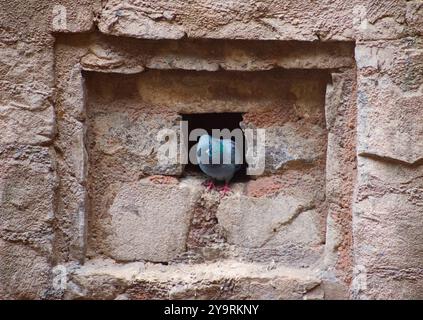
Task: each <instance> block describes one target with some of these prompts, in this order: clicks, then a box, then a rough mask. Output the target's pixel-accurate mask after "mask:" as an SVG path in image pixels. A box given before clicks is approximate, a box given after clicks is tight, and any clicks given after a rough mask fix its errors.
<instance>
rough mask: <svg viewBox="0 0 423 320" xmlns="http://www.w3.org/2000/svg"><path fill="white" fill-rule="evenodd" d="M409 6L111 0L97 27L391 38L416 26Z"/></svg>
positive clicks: (134, 33)
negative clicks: (412, 24)
mask: <svg viewBox="0 0 423 320" xmlns="http://www.w3.org/2000/svg"><path fill="white" fill-rule="evenodd" d="M406 12H407V6H406V1H405V0H390V1H363V0H353V1H337V2H336V3H332V2H330V1H329V0H327V1H319V2H318V3H314V2H310V1H307V0H302V1H294V0H291V1H283V2H281V3H275V2H274V1H270V0H265V1H259V2H257V1H252V0H251V1H230V2H228V1H223V0H220V1H213V2H212V3H211V2H210V1H208V0H192V1H173V2H172V3H169V2H168V1H164V0H162V1H155V2H154V3H151V2H150V1H139V0H125V1H121V0H108V1H106V2H105V3H104V4H103V6H102V7H101V11H100V19H99V23H98V27H99V30H100V31H101V32H103V33H106V34H113V35H120V36H130V37H136V38H144V39H163V38H165V39H181V38H183V37H185V36H188V37H190V38H219V39H227V38H230V39H261V40H267V39H272V40H299V41H316V40H344V41H345V40H352V39H356V38H358V39H392V38H398V37H401V36H404V35H405V34H407V33H409V32H410V33H412V32H413V30H409V28H407V27H406V25H404V22H405V19H406ZM198 17H202V19H198Z"/></svg>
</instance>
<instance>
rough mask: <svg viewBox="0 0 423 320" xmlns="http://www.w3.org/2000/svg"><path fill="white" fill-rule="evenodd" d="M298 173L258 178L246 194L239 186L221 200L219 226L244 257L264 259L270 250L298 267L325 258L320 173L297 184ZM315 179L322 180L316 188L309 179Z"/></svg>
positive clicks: (217, 215)
mask: <svg viewBox="0 0 423 320" xmlns="http://www.w3.org/2000/svg"><path fill="white" fill-rule="evenodd" d="M295 177H296V174H295V172H289V173H285V174H284V175H281V176H279V177H278V178H277V179H275V178H274V177H273V178H270V177H269V178H259V179H258V180H256V181H252V182H250V183H249V185H247V188H246V191H245V192H240V191H239V190H238V189H240V187H241V186H238V185H235V187H234V194H232V195H231V196H228V197H225V198H223V199H221V201H220V204H219V206H218V208H217V212H216V217H217V219H218V224H219V226H220V228H222V230H223V234H224V236H225V238H226V241H227V242H228V243H229V244H232V245H235V246H236V247H237V248H238V249H239V252H240V254H241V255H243V256H245V257H248V259H252V260H253V261H257V260H258V261H263V260H268V257H267V256H268V255H269V254H270V256H271V257H272V258H273V259H275V260H278V261H283V262H284V263H286V264H288V265H295V266H300V265H310V264H313V263H315V262H316V261H317V260H318V259H319V258H320V257H321V249H322V246H321V244H322V243H323V232H324V228H325V225H324V220H323V217H322V216H321V205H322V203H321V201H322V200H323V197H324V195H322V194H321V193H320V191H321V189H319V187H318V185H319V183H318V182H317V181H319V177H316V176H315V175H314V174H310V173H309V175H308V174H306V175H304V176H303V179H304V180H303V181H301V182H300V181H298V182H297V183H295V182H294V181H295V180H296V178H295ZM312 177H314V179H316V180H315V181H316V182H317V183H316V185H314V186H311V185H308V183H307V182H306V181H307V180H308V179H313V178H312ZM298 179H300V178H299V176H298ZM262 180H263V181H262ZM294 184H296V185H295V186H293V185H294ZM247 249H248V250H247ZM247 251H248V252H247ZM272 251H275V252H273V255H272V253H271V252H272ZM276 251H277V253H276Z"/></svg>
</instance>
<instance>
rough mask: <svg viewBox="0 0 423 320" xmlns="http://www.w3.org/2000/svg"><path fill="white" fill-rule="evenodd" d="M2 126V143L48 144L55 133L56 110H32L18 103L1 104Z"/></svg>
mask: <svg viewBox="0 0 423 320" xmlns="http://www.w3.org/2000/svg"><path fill="white" fill-rule="evenodd" d="M0 127H1V128H2V134H1V136H0V144H3V145H5V144H14V143H16V144H23V145H25V144H26V145H46V144H49V143H50V142H51V141H52V139H53V136H54V134H55V128H56V127H55V115H54V110H53V108H52V107H51V106H49V107H46V108H43V109H38V110H31V109H29V108H28V107H27V106H23V105H19V104H16V103H10V104H9V105H6V106H0Z"/></svg>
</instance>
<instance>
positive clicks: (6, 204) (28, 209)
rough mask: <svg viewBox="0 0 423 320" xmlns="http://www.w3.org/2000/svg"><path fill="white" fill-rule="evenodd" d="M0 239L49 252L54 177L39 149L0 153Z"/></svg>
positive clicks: (9, 149) (45, 153)
mask: <svg viewBox="0 0 423 320" xmlns="http://www.w3.org/2000/svg"><path fill="white" fill-rule="evenodd" d="M0 161H2V166H1V168H0V237H1V238H3V239H7V240H10V241H23V242H25V243H28V244H29V245H32V246H35V247H37V248H42V249H43V250H45V251H46V252H48V251H50V250H51V240H52V234H51V233H52V221H53V217H54V197H55V195H54V192H55V189H56V183H57V181H56V176H55V172H54V164H53V161H52V159H51V154H50V153H49V150H48V149H47V148H42V147H18V148H12V147H2V148H1V149H0Z"/></svg>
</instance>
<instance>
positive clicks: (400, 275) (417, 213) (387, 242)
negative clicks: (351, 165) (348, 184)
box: [352, 158, 423, 299]
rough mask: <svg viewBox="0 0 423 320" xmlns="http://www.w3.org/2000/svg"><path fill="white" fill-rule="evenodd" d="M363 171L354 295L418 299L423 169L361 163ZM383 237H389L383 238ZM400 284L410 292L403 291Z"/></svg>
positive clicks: (356, 216) (361, 160)
mask: <svg viewBox="0 0 423 320" xmlns="http://www.w3.org/2000/svg"><path fill="white" fill-rule="evenodd" d="M358 166H359V169H360V170H359V172H360V174H359V176H358V181H357V185H358V190H357V201H356V204H355V210H354V220H353V222H354V237H355V238H358V239H361V241H360V242H358V243H356V244H355V246H354V249H355V250H354V256H355V260H356V264H357V267H356V269H357V270H356V274H355V281H353V286H352V289H353V293H354V295H355V296H356V297H360V298H379V299H383V298H402V299H406V298H419V297H421V296H422V290H421V284H420V283H421V280H420V279H421V277H422V270H421V263H420V261H421V255H422V250H421V244H422V241H423V239H422V236H421V232H420V230H421V228H422V221H421V219H420V217H421V213H422V195H423V192H422V191H423V190H422V187H421V186H422V167H421V166H418V167H406V166H403V165H401V164H400V163H396V162H385V161H380V160H377V159H376V160H375V159H369V158H359V162H358ZM382 230H383V231H382ZM381 232H383V234H384V235H386V236H384V237H380V236H378V235H379V234H380V233H381ZM401 283H402V285H404V286H406V287H407V290H404V289H401V290H400V289H399V288H401V287H402V285H401ZM382 287H383V288H384V289H383V290H381V288H382Z"/></svg>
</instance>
